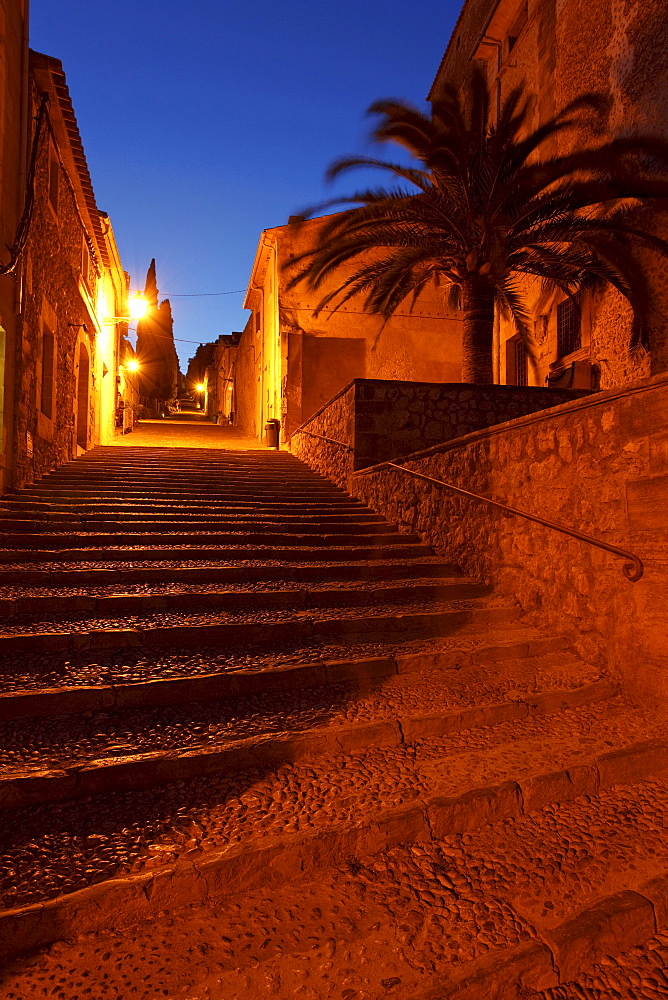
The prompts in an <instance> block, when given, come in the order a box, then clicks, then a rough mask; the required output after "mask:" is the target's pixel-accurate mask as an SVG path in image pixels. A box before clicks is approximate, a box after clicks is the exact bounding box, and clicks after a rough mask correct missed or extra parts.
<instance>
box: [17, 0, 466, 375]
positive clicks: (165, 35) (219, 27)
mask: <svg viewBox="0 0 668 1000" xmlns="http://www.w3.org/2000/svg"><path fill="white" fill-rule="evenodd" d="M30 7H31V32H30V35H31V37H30V44H31V47H32V48H33V49H37V50H38V51H41V52H45V53H47V54H48V55H51V56H55V57H56V58H58V59H61V60H62V62H63V68H64V70H65V74H66V76H67V81H68V84H69V87H70V92H71V94H72V100H73V103H74V110H75V113H76V115H77V118H78V122H79V128H80V131H81V135H82V138H83V143H84V149H85V151H86V156H87V159H88V164H89V167H90V171H91V176H92V179H93V186H94V188H95V193H96V197H97V203H98V205H99V207H100V208H101V209H102V210H103V211H106V212H108V213H109V215H110V216H111V220H112V223H113V226H114V231H115V233H116V239H117V241H118V245H119V248H120V252H121V259H122V261H123V263H124V266H125V268H126V269H127V270H128V271H129V272H130V274H131V276H132V287H133V289H134V288H143V284H144V278H145V274H146V270H147V267H148V265H149V262H150V259H151V257H155V258H156V261H157V269H158V283H159V287H160V292H161V296H163V297H164V296H167V295H169V297H170V299H171V301H172V307H173V311H174V317H175V324H174V336H175V337H176V338H177V342H176V347H177V351H178V352H179V355H180V357H181V359H182V368H183V370H184V371H185V365H186V363H187V358H188V357H190V356H191V355H192V354H194V352H195V349H196V347H197V344H198V343H200V342H202V343H204V342H206V341H209V340H214V339H215V338H216V337H217V336H218V335H219V334H221V333H230V332H231V331H232V330H241V329H243V326H244V324H245V322H246V318H247V316H248V313H247V312H246V311H245V310H243V309H242V307H241V305H242V301H243V294H232V295H218V296H210V297H202V298H195V297H193V298H188V297H177V295H178V294H181V295H185V293H191V294H192V293H201V292H228V291H230V292H235V291H236V290H237V289H244V288H245V287H246V285H247V283H248V278H249V275H250V269H251V266H252V263H253V258H254V255H255V249H256V247H257V243H258V240H259V237H260V233H261V231H262V230H263V229H267V228H269V227H271V226H277V225H282V224H283V223H285V222H287V218H288V216H289V215H291V214H293V213H294V212H298V211H299V209H300V208H302V207H304V206H307V205H310V204H313V203H315V202H318V201H320V200H321V199H323V198H324V197H329V196H330V195H331V194H333V193H334V192H337V191H341V192H344V191H350V190H353V187H354V186H355V185H356V184H357V183H359V181H360V180H361V179H362V178H361V175H360V174H358V173H354V174H351V175H350V176H349V177H347V178H345V177H344V178H343V179H342V180H340V181H339V182H338V183H337V186H336V187H335V188H331V187H329V186H325V184H324V182H323V172H324V170H325V168H326V166H327V165H328V164H329V163H330V162H331V160H333V159H334V158H336V157H337V156H339V155H342V154H344V153H354V152H362V151H370V145H369V143H368V142H367V139H366V136H367V132H368V128H369V122H368V120H367V119H366V118H365V114H364V113H365V111H366V109H367V107H368V105H369V104H370V103H371V102H372V101H373V100H376V99H377V98H379V97H403V98H407V99H408V100H411V101H413V102H414V103H416V104H419V105H420V106H423V107H425V108H426V104H424V103H423V102H424V99H425V97H426V95H427V92H428V90H429V87H430V85H431V81H432V79H433V77H434V75H435V73H436V69H437V67H438V64H439V62H440V59H441V56H442V55H443V51H444V49H445V46H446V44H447V41H448V38H449V35H450V31H451V29H452V26H453V24H454V21H455V19H456V17H457V14H458V12H459V8H460V3H459V0H422V2H421V3H420V4H419V6H416V5H415V4H414V3H411V2H410V0H324V2H321V3H318V4H316V3H313V2H312V0H281V2H280V3H278V2H276V3H273V4H270V3H267V2H266V0H236V2H235V3H232V2H230V0H222V2H221V0H190V3H189V4H188V5H184V4H183V2H182V0H132V2H131V0H111V2H108V0H107V2H102V0H93V2H90V0H86V2H85V0H58V2H57V3H56V2H54V0H31V3H30ZM188 341H193V343H188Z"/></svg>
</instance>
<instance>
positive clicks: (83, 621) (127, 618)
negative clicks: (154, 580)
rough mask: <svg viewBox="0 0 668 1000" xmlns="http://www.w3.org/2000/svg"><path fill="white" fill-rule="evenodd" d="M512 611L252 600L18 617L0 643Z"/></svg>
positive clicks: (478, 605)
mask: <svg viewBox="0 0 668 1000" xmlns="http://www.w3.org/2000/svg"><path fill="white" fill-rule="evenodd" d="M512 607H513V606H512V605H510V604H509V602H508V601H504V600H502V599H499V598H498V597H486V598H480V597H476V598H471V599H455V600H433V599H432V600H430V599H428V598H427V599H422V600H420V599H414V600H412V601H409V600H406V599H404V600H403V601H388V600H382V599H381V600H379V601H376V602H374V603H372V604H369V605H359V604H353V605H351V606H342V605H341V604H339V603H337V604H336V605H334V606H332V607H328V606H326V605H325V606H321V607H310V608H304V607H296V608H291V607H281V606H274V607H267V608H265V609H262V608H259V609H258V608H257V607H256V606H254V605H253V601H252V600H249V601H248V602H247V603H246V604H245V606H244V605H242V606H241V607H231V608H228V609H226V608H216V607H210V608H204V609H203V610H202V611H200V612H197V611H195V610H194V609H185V610H178V609H173V610H172V609H165V610H161V611H152V610H148V611H145V612H142V610H141V609H140V608H138V609H137V613H133V612H132V610H130V609H129V610H124V611H122V613H121V614H120V615H119V617H109V616H100V617H95V616H89V615H83V616H82V615H81V614H73V615H68V616H62V615H59V616H58V617H57V619H55V620H54V619H53V618H47V619H44V620H39V619H34V618H33V617H32V616H30V615H21V616H17V619H18V620H17V619H13V620H11V619H5V620H4V621H2V622H1V623H0V640H1V639H3V638H5V637H7V636H19V635H37V634H41V633H54V634H62V633H69V632H89V631H107V630H117V629H128V628H135V627H137V628H142V629H154V628H155V629H157V628H176V627H183V626H186V627H189V626H192V627H195V626H200V625H216V624H236V623H245V624H248V623H250V624H268V623H274V622H295V623H301V622H308V621H314V622H316V621H332V620H338V621H341V620H348V621H351V622H352V621H358V622H359V623H360V628H362V627H363V623H365V622H367V621H368V622H369V623H370V625H371V626H372V627H373V626H374V625H376V624H378V625H379V626H380V627H387V628H399V629H401V628H402V624H403V621H404V619H405V618H425V620H427V621H428V620H430V619H432V618H436V617H440V616H442V615H448V614H450V613H452V612H458V611H464V612H476V611H481V612H483V611H485V610H489V609H497V608H503V609H508V608H512Z"/></svg>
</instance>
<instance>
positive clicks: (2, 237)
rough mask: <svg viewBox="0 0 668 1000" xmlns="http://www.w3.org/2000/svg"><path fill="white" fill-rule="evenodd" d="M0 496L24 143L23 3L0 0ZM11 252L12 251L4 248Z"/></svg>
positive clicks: (9, 430)
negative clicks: (0, 44) (0, 249)
mask: <svg viewBox="0 0 668 1000" xmlns="http://www.w3.org/2000/svg"><path fill="white" fill-rule="evenodd" d="M0 38H1V39H2V46H1V48H0V150H2V154H1V159H0V247H1V248H2V251H1V252H0V424H1V431H0V434H1V441H0V492H1V491H2V490H4V489H5V488H6V487H7V486H8V485H9V484H10V483H11V480H12V462H13V453H14V389H15V384H14V383H15V377H16V370H15V359H16V352H17V343H18V339H19V335H20V333H19V330H20V321H19V317H18V308H17V307H18V305H19V302H20V283H19V280H18V275H19V274H20V265H21V260H20V256H19V255H18V245H17V241H18V240H20V231H19V230H20V225H19V224H20V220H21V217H22V215H23V211H24V206H25V190H26V176H25V175H26V163H27V145H28V115H27V107H28V86H29V84H28V3H27V0H0ZM10 247H11V248H14V250H13V252H10V251H8V249H7V248H10Z"/></svg>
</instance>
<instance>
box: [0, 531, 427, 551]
mask: <svg viewBox="0 0 668 1000" xmlns="http://www.w3.org/2000/svg"><path fill="white" fill-rule="evenodd" d="M119 536H120V537H119ZM419 541H420V539H419V537H418V536H417V535H411V534H408V533H406V534H403V533H401V534H400V533H398V532H397V533H393V532H387V534H384V535H381V534H377V533H373V534H369V535H365V534H363V533H362V532H359V533H350V534H343V533H337V534H327V533H325V532H323V533H322V534H314V533H307V534H301V533H299V532H296V531H290V532H263V531H259V530H258V531H160V532H157V531H155V530H153V531H142V532H139V531H134V532H128V531H123V532H89V533H82V532H78V531H77V532H72V531H67V532H64V531H63V532H60V531H49V532H38V533H33V532H21V533H12V534H10V533H8V532H0V545H1V546H2V547H3V548H7V547H11V548H12V549H31V550H33V551H34V547H35V546H44V545H48V546H51V547H53V548H56V549H59V548H60V547H61V546H62V548H64V549H66V548H72V549H75V550H76V549H77V548H79V549H80V548H82V547H83V546H86V547H88V546H90V547H93V546H96V545H97V546H104V547H107V546H110V547H111V546H113V547H114V548H117V547H120V546H151V547H153V546H160V547H162V546H164V545H165V544H166V543H167V542H169V543H170V544H171V543H172V542H173V543H174V544H175V545H177V546H183V545H205V546H206V547H207V548H209V547H211V546H214V545H233V546H234V545H251V546H253V547H255V546H258V545H261V546H275V545H278V546H295V545H297V546H299V545H304V546H306V547H313V546H318V547H320V546H327V547H330V546H334V547H337V548H338V547H341V546H346V545H357V546H364V545H366V546H368V545H370V544H372V545H378V546H381V547H385V546H393V545H402V544H404V545H415V544H416V543H419ZM0 551H2V550H1V549H0Z"/></svg>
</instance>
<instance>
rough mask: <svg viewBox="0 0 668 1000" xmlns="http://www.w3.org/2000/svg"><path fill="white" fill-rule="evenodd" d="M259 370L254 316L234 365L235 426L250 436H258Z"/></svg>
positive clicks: (246, 329) (242, 338) (240, 343)
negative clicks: (256, 358)
mask: <svg viewBox="0 0 668 1000" xmlns="http://www.w3.org/2000/svg"><path fill="white" fill-rule="evenodd" d="M258 375H259V373H258V371H257V366H256V363H255V334H254V329H253V317H252V316H251V318H250V319H249V320H248V322H247V324H246V326H245V329H244V331H243V333H242V334H241V338H240V340H239V346H238V348H237V355H236V361H235V365H234V400H235V407H236V409H235V414H234V423H235V426H236V427H238V428H239V429H240V430H242V431H243V432H244V434H247V435H248V437H256V436H258V426H257V420H256V411H257V394H258V389H257V385H258Z"/></svg>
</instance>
